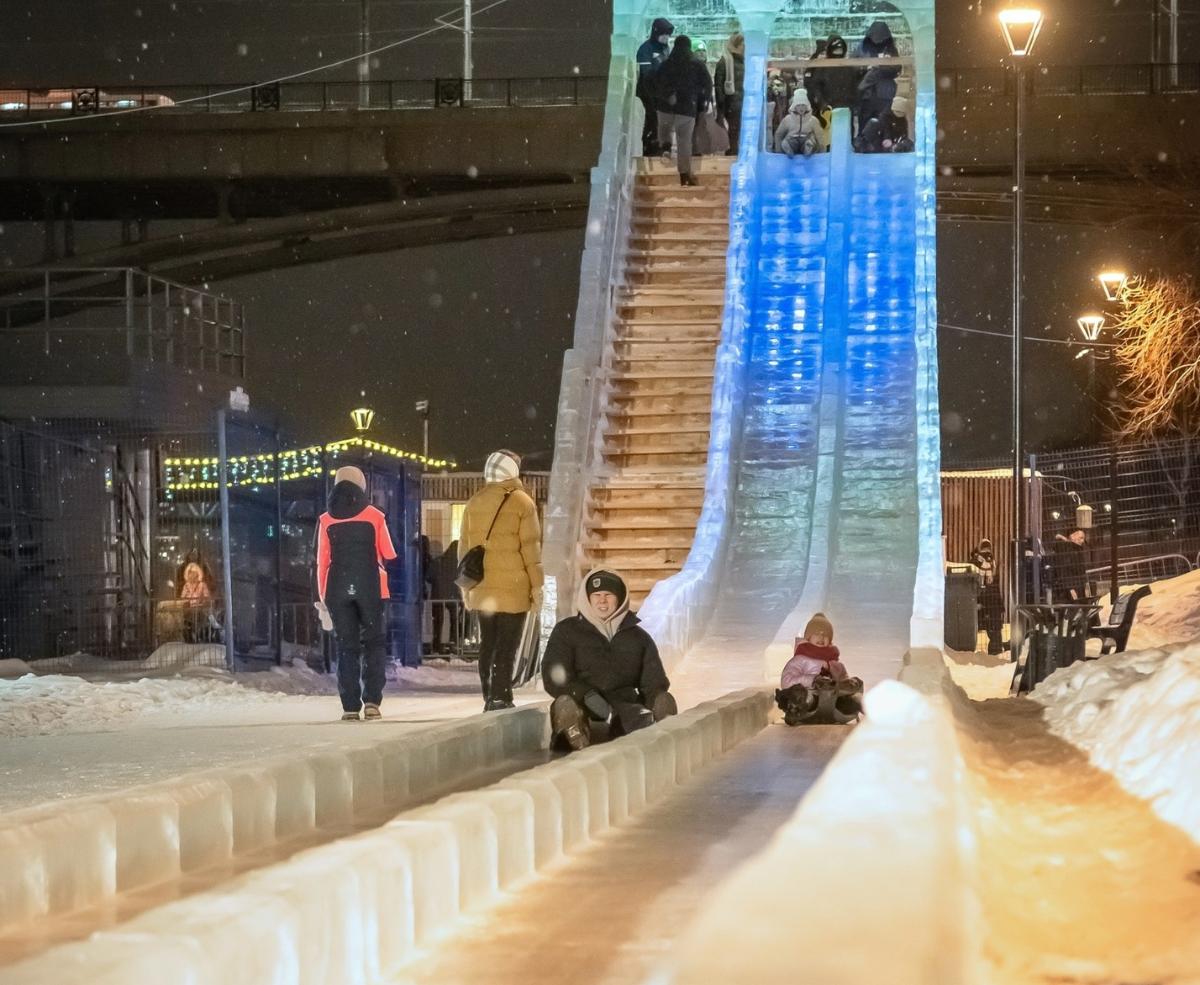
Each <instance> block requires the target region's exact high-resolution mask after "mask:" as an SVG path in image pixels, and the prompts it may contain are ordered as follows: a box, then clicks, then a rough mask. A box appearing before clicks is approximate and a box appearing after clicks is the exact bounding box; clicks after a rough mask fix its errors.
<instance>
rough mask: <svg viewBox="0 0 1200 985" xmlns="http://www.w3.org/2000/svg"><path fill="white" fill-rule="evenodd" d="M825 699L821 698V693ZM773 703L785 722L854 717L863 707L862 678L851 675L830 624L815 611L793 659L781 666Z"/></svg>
mask: <svg viewBox="0 0 1200 985" xmlns="http://www.w3.org/2000/svg"><path fill="white" fill-rule="evenodd" d="M826 692H827V693H828V699H827V700H826V701H822V700H821V697H822V694H823V693H826ZM775 703H776V704H777V705H779V708H780V710H781V711H782V712H783V720H784V722H786V723H787V724H788V725H799V724H801V723H802V722H806V721H810V720H812V721H824V722H839V723H844V722H849V721H857V720H858V715H859V713H860V712H861V709H862V681H860V680H859V679H858V678H857V677H851V676H850V673H849V672H848V671H847V670H846V665H845V664H843V663H842V660H841V653H840V652H839V651H838V648H837V647H836V646H834V645H833V624H832V623H831V622H830V621H829V618H828V617H827V616H826V615H825V613H823V612H818V613H817V614H816V615H814V616H813V617H812V618H811V619H810V620H809V621H808V625H807V626H805V627H804V635H803V636H802V637H801V638H800V639H798V640H796V648H795V650H794V651H793V653H792V659H791V660H789V661H788V662H787V665H786V666H785V667H784V668H783V676H782V677H781V679H780V681H779V690H778V691H776V692H775Z"/></svg>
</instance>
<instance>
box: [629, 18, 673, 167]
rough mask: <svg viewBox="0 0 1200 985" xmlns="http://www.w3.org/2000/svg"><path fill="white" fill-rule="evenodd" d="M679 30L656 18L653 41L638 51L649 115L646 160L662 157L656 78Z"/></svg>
mask: <svg viewBox="0 0 1200 985" xmlns="http://www.w3.org/2000/svg"><path fill="white" fill-rule="evenodd" d="M674 33H675V26H674V25H673V24H672V23H671V22H670V21H669V20H667V19H666V18H665V17H656V18H654V23H653V24H652V25H651V26H650V37H649V38H647V39H646V40H645V41H643V42H642V44H641V47H639V48H638V50H637V67H638V76H637V97H638V100H639V101H640V102H641V104H642V109H643V110H644V112H645V116H644V119H643V121H642V156H643V157H655V156H656V155H657V154H658V114H657V113H656V112H655V110H654V75H655V73H656V72H657V71H658V69H659V66H661V65H662V63H663V62H664V61H666V59H667V53H668V52H669V51H670V50H671V49H670V44H671V35H672V34H674Z"/></svg>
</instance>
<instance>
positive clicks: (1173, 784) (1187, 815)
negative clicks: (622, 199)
mask: <svg viewBox="0 0 1200 985" xmlns="http://www.w3.org/2000/svg"><path fill="white" fill-rule="evenodd" d="M1031 697H1032V698H1033V700H1034V701H1037V702H1038V703H1039V704H1041V705H1043V706H1044V709H1045V718H1046V722H1047V724H1048V725H1049V727H1050V730H1051V731H1052V732H1054V733H1055V734H1056V735H1058V736H1060V737H1061V738H1063V739H1066V740H1067V741H1068V742H1071V743H1073V744H1074V745H1076V746H1078V747H1079V748H1081V749H1083V750H1084V751H1085V752H1087V754H1088V756H1089V758H1090V759H1091V761H1092V762H1093V763H1095V764H1096V765H1097V766H1099V767H1101V768H1102V769H1104V770H1107V771H1108V772H1110V773H1111V774H1112V775H1113V776H1115V777H1116V778H1117V780H1118V782H1120V783H1121V785H1122V786H1123V787H1125V789H1126V790H1128V791H1129V792H1130V793H1133V794H1134V795H1136V796H1138V797H1141V798H1143V799H1144V800H1146V801H1149V802H1150V804H1151V805H1152V806H1153V808H1154V811H1155V813H1157V814H1158V816H1159V817H1161V818H1162V819H1163V820H1165V821H1167V822H1169V823H1171V824H1174V825H1175V826H1176V827H1178V828H1181V829H1182V830H1184V831H1186V832H1187V833H1188V834H1189V835H1190V836H1191V837H1192V838H1193V839H1194V840H1196V841H1200V768H1198V767H1200V643H1195V644H1192V645H1190V646H1187V647H1184V648H1182V649H1178V650H1175V651H1173V652H1172V651H1169V650H1145V651H1142V652H1126V653H1114V654H1111V655H1109V656H1107V657H1101V658H1100V659H1099V660H1087V661H1081V662H1079V663H1076V664H1073V665H1072V666H1070V667H1065V668H1063V669H1062V670H1059V671H1056V672H1055V673H1054V674H1052V675H1050V677H1048V678H1046V680H1045V681H1043V682H1042V683H1041V684H1040V685H1039V686H1038V687H1037V688H1036V689H1035V690H1034V692H1033V693H1032V695H1031Z"/></svg>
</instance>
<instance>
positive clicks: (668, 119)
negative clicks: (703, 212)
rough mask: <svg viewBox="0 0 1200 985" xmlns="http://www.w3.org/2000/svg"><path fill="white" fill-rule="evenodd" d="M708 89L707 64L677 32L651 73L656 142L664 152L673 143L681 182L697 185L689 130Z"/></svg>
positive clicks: (710, 77)
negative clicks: (667, 51) (655, 69)
mask: <svg viewBox="0 0 1200 985" xmlns="http://www.w3.org/2000/svg"><path fill="white" fill-rule="evenodd" d="M711 89H712V76H710V75H709V74H708V67H707V66H705V65H703V64H702V63H700V62H698V61H697V60H696V59H695V58H694V57H693V56H692V39H691V38H689V37H688V36H687V35H686V34H681V35H679V37H677V38H676V39H675V44H674V45H673V46H672V47H671V54H670V55H668V56H667V60H666V61H665V62H663V63H662V67H661V68H660V69H659V70H658V72H657V73H656V74H655V76H654V93H655V102H654V108H655V110H656V111H657V113H658V143H659V146H660V147H661V148H662V152H663V154H664V155H666V154H669V153H670V151H671V145H672V143H674V145H675V159H676V162H677V165H678V167H679V183H680V184H681V185H698V184H700V182H698V181H697V180H696V178H695V176H694V175H693V174H692V132H693V131H694V130H695V129H696V114H697V113H698V112H699V111H700V108H701V107H702V106H703V105H705V101H706V100H707V99H708V93H709V91H710V90H711Z"/></svg>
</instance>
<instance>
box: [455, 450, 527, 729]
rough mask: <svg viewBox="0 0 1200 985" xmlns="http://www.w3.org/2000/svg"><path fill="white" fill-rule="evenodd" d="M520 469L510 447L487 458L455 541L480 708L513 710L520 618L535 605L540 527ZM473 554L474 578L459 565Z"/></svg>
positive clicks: (522, 623) (522, 621)
mask: <svg viewBox="0 0 1200 985" xmlns="http://www.w3.org/2000/svg"><path fill="white" fill-rule="evenodd" d="M520 471H521V459H520V456H519V455H517V454H516V452H512V451H509V450H508V449H501V450H500V451H496V452H493V453H492V454H491V455H489V456H488V459H487V464H485V465H484V467H483V480H484V482H485V483H486V485H485V486H484V487H483V488H482V489H480V490H479V492H477V493H476V494H475V495H474V496H472V497H471V498H470V499H469V500H468V501H467V505H466V508H465V509H464V510H463V519H462V531H461V533H460V535H459V540H458V559H459V572H460V575H459V584H460V585H463V584H464V578H465V581H466V583H467V587H466V604H467V609H468V611H471V612H474V613H476V614H477V615H478V617H479V636H480V642H479V681H480V685H481V687H482V690H483V700H484V706H483V710H484V711H497V710H499V709H501V708H511V707H513V695H512V675H513V663H514V660H515V658H516V654H517V647H518V646H519V645H520V643H521V634H522V631H523V630H524V628H525V619H526V616H527V615H528V613H529V612H530V610H533V611H534V612H536V611H537V610H539V609H540V608H541V607H542V580H543V576H542V531H541V527H540V525H539V524H538V514H537V506H536V505H535V504H534V502H533V500H532V499H531V498H530V497H529V494H528V493H527V492H525V487H524V485H522V483H521V479H520ZM477 549H479V550H477ZM480 550H481V552H482V558H481V559H480V558H479V551H480ZM472 552H475V553H474V554H473V553H472ZM476 559H478V560H482V568H483V570H482V577H480V578H478V580H476V579H475V577H474V575H475V574H478V572H471V571H467V570H465V569H468V568H471V567H473V563H472V562H473V561H474V560H476Z"/></svg>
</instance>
